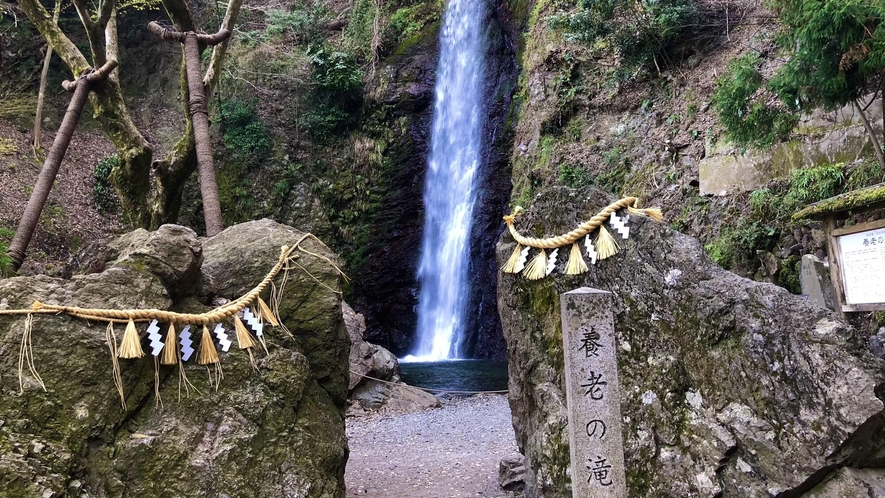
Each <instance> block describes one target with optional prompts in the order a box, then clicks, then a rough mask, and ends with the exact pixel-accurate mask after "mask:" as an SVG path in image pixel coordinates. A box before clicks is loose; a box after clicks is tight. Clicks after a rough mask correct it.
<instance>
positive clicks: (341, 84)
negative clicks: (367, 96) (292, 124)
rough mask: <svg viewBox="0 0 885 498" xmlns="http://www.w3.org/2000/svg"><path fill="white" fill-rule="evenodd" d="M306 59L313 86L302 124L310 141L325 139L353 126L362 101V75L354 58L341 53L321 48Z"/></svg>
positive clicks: (309, 54) (309, 53)
mask: <svg viewBox="0 0 885 498" xmlns="http://www.w3.org/2000/svg"><path fill="white" fill-rule="evenodd" d="M308 56H309V59H310V65H311V70H312V71H311V80H312V82H313V83H314V86H313V88H312V89H311V91H310V94H309V96H308V100H309V104H310V105H309V106H308V107H309V110H308V111H307V112H305V113H304V114H303V115H302V124H303V125H304V127H305V128H306V129H307V131H308V132H309V133H310V134H311V135H312V136H313V137H314V138H327V137H330V136H333V135H337V134H339V133H341V132H343V131H345V130H347V129H348V128H350V127H351V126H353V125H354V124H355V123H356V119H357V111H358V110H359V109H360V106H361V105H362V101H363V92H362V76H363V75H362V71H361V70H360V68H359V66H357V64H356V61H355V60H354V58H353V57H352V56H350V55H349V54H346V53H344V52H336V51H330V50H327V49H324V48H321V49H319V50H315V51H310V52H308Z"/></svg>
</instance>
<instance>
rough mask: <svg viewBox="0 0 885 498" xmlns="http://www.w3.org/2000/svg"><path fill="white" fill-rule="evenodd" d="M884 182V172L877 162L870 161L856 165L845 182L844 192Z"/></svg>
mask: <svg viewBox="0 0 885 498" xmlns="http://www.w3.org/2000/svg"><path fill="white" fill-rule="evenodd" d="M883 181H885V170H883V169H882V165H881V164H879V162H878V161H874V160H872V159H870V160H866V161H864V162H862V163H860V164H858V165H857V166H856V167H855V168H854V169H853V170H852V171H851V174H850V175H849V176H848V179H847V180H846V181H845V191H846V192H850V191H852V190H857V189H861V188H864V187H870V186H873V185H875V184H877V183H882V182H883Z"/></svg>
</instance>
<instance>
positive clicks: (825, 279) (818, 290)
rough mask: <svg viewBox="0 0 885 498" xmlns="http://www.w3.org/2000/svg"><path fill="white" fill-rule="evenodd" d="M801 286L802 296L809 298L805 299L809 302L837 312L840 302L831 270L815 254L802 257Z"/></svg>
mask: <svg viewBox="0 0 885 498" xmlns="http://www.w3.org/2000/svg"><path fill="white" fill-rule="evenodd" d="M799 284H800V285H801V286H802V295H803V296H807V297H806V298H805V299H807V300H808V302H811V303H814V304H816V305H817V306H820V307H821V308H829V309H831V310H833V311H836V309H837V307H838V306H839V301H838V299H837V298H836V289H835V288H833V283H832V281H831V280H830V269H829V268H827V267H826V266H824V263H823V261H821V260H819V259H817V258H816V257H814V255H813V254H806V255H804V256H802V270H801V272H800V273H799Z"/></svg>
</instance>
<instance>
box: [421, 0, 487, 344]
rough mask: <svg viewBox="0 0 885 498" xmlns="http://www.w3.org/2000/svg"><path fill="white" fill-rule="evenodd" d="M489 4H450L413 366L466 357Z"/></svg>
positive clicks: (454, 0) (458, 0) (466, 0)
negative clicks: (462, 352) (485, 24)
mask: <svg viewBox="0 0 885 498" xmlns="http://www.w3.org/2000/svg"><path fill="white" fill-rule="evenodd" d="M484 3H485V2H483V1H480V0H449V2H448V6H447V7H446V13H445V21H444V23H443V27H442V32H441V33H440V57H439V66H438V67H437V73H436V91H435V103H434V108H433V131H432V137H431V151H430V158H429V160H428V168H427V180H426V181H427V183H426V185H425V187H424V206H425V211H424V216H425V219H424V241H423V243H422V248H421V262H420V264H419V267H418V280H419V282H420V284H421V294H420V297H419V303H418V334H417V337H418V346H417V348H416V349H415V351H414V356H411V355H410V356H409V357H407V358H406V360H417V361H428V360H431V361H433V360H443V359H452V358H458V357H459V352H458V349H459V344H460V341H461V338H462V337H463V329H464V322H465V311H466V310H465V307H466V303H467V295H468V291H469V283H468V279H467V268H468V264H469V261H468V244H469V240H468V237H469V235H470V226H471V223H472V218H473V202H474V199H475V198H476V186H475V185H474V181H475V179H474V177H475V176H476V172H477V170H478V169H479V166H480V160H481V159H480V152H481V133H482V128H483V120H484V115H485V108H484V105H483V86H482V83H483V65H484V55H485V46H484V43H483V36H482V23H483V20H484V19H485V5H484Z"/></svg>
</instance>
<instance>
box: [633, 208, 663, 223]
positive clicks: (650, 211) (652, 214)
mask: <svg viewBox="0 0 885 498" xmlns="http://www.w3.org/2000/svg"><path fill="white" fill-rule="evenodd" d="M627 211H629V212H630V214H635V215H636V216H644V217H646V218H651V219H653V220H655V221H657V222H658V223H663V222H664V214H663V213H662V212H661V210H660V208H647V209H636V208H634V207H629V206H628V207H627Z"/></svg>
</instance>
